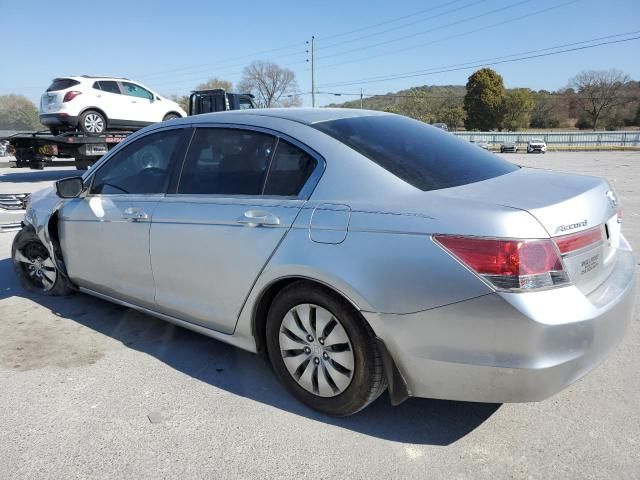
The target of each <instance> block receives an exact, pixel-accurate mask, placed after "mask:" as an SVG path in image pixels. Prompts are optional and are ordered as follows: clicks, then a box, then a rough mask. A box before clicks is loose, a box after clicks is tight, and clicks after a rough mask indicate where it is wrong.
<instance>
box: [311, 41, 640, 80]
mask: <svg viewBox="0 0 640 480" xmlns="http://www.w3.org/2000/svg"><path fill="white" fill-rule="evenodd" d="M637 33H640V30H634V31H631V32H625V33H618V34H613V35H606V36H604V37H598V38H592V39H590V40H582V41H579V42H572V43H566V44H563V45H556V46H553V47H547V48H540V49H536V50H529V51H526V52H519V53H515V54H510V55H502V56H499V57H490V58H481V59H478V60H473V61H470V62H463V63H454V64H452V65H445V66H440V67H433V68H428V69H426V70H414V71H411V72H404V73H403V74H402V75H408V74H417V73H428V72H431V71H432V70H439V69H442V68H453V67H462V66H465V65H469V64H476V63H479V62H489V61H494V60H502V59H506V58H511V57H517V56H521V55H529V54H531V53H540V52H548V51H549V50H555V49H558V48H565V47H573V46H575V45H583V44H585V43H593V42H598V41H600V40H608V39H611V38H617V37H623V36H628V35H635V34H637ZM389 77H392V76H390V75H380V76H376V77H367V78H366V80H385V79H387V78H389ZM340 84H341V82H336V83H333V84H325V85H321V87H331V86H338V85H340Z"/></svg>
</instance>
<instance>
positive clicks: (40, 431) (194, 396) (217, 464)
mask: <svg viewBox="0 0 640 480" xmlns="http://www.w3.org/2000/svg"><path fill="white" fill-rule="evenodd" d="M506 158H509V159H510V160H512V161H515V162H517V163H522V164H526V165H528V166H537V167H544V168H553V169H558V170H565V171H573V172H578V173H587V174H596V175H601V176H605V177H607V178H608V179H609V180H610V181H611V182H612V184H613V185H615V188H616V189H617V191H618V193H619V194H620V196H621V197H622V202H623V207H624V217H625V220H624V225H623V231H624V232H625V234H626V235H627V237H628V238H629V240H630V241H631V243H632V245H634V247H635V248H636V250H638V249H640V218H639V216H640V195H639V194H640V190H639V188H638V185H640V154H639V153H625V152H621V153H581V154H571V153H548V154H546V155H537V156H527V155H521V154H512V155H507V156H506ZM51 172H54V171H48V170H45V171H44V172H29V171H25V170H11V171H7V170H4V169H0V188H2V191H5V190H6V189H8V188H9V189H10V188H13V186H15V188H18V189H19V187H20V186H22V185H18V184H17V183H20V182H21V181H23V180H24V177H20V176H22V175H26V174H29V175H31V177H29V182H28V183H33V181H37V180H39V179H42V180H43V181H42V184H46V183H47V182H50V181H51V180H54V179H55V178H50V177H49V176H48V175H53V176H55V175H58V174H53V173H51ZM14 175H15V176H16V177H14ZM60 175H62V174H60ZM12 178H17V183H15V184H13V183H12V184H9V183H7V182H10V181H11V179H12ZM21 178H22V179H23V180H20V179H21ZM12 238H13V234H11V233H5V234H0V478H2V479H23V478H38V479H41V478H56V479H57V478H66V479H74V478H85V479H86V478H136V479H143V478H149V479H159V478H225V479H233V478H297V479H300V478H314V479H319V478H362V479H371V478H411V479H416V478H492V479H493V478H540V479H547V478H580V479H583V478H603V479H605V478H606V479H609V478H640V464H639V460H638V458H639V457H638V449H639V447H640V415H638V411H639V410H640V376H639V375H638V374H637V369H638V365H639V364H640V349H639V348H638V347H639V344H640V325H639V314H638V311H639V310H640V309H636V313H635V314H634V319H633V321H632V324H631V327H630V330H629V332H628V334H627V336H626V338H625V340H624V342H623V343H622V344H621V346H620V347H619V348H618V350H617V351H616V352H615V353H613V354H612V355H611V356H610V357H609V358H608V359H607V360H606V361H605V362H604V363H603V364H602V365H601V366H600V367H599V368H597V369H596V370H595V371H593V372H592V373H591V374H589V375H588V376H587V377H585V378H584V379H582V380H580V381H578V382H577V383H575V384H574V385H573V386H571V387H570V388H568V389H567V390H565V391H563V392H561V393H559V394H558V395H556V396H554V397H552V398H551V399H548V400H546V401H544V402H540V403H529V404H505V405H502V406H500V405H488V404H475V403H463V402H447V401H435V400H426V399H411V400H409V401H407V402H405V403H404V404H403V405H401V406H399V407H395V408H394V407H391V406H390V405H389V403H388V400H387V398H386V396H383V397H382V398H380V399H379V400H378V401H377V402H376V403H375V404H374V405H372V406H371V407H369V408H368V409H366V410H365V411H363V412H361V413H360V414H358V415H356V416H354V417H350V418H347V419H333V418H328V417H325V416H323V415H320V414H317V413H315V412H313V411H311V410H308V409H306V408H305V407H303V406H301V405H300V404H298V403H297V402H296V401H295V400H293V399H292V398H290V397H289V396H288V395H287V394H286V393H285V392H284V390H283V389H282V388H281V387H280V385H279V384H278V383H277V382H276V380H275V378H274V376H273V374H272V373H271V370H270V368H269V367H268V365H266V364H265V363H264V362H262V361H261V360H259V359H257V358H256V357H254V356H253V355H251V354H248V353H245V352H242V351H240V350H237V349H234V348H232V347H229V346H227V345H225V344H222V343H220V342H217V341H215V340H212V339H209V338H206V337H203V336H201V335H198V334H195V333H192V332H190V331H187V330H184V329H181V328H177V327H174V326H171V325H169V324H167V323H164V322H162V321H160V320H156V319H154V318H152V317H149V316H146V315H143V314H140V313H137V312H134V311H132V310H129V309H125V308H122V307H118V306H115V305H112V304H109V303H107V302H103V301H101V300H97V299H94V298H91V297H88V296H85V295H75V296H73V297H69V298H53V297H43V296H32V295H30V294H28V293H26V292H25V291H24V290H23V289H21V288H20V286H19V285H18V284H17V282H16V279H15V276H14V274H13V271H12V266H11V261H10V259H9V251H10V245H11V241H12Z"/></svg>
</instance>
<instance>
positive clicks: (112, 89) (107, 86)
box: [93, 80, 120, 94]
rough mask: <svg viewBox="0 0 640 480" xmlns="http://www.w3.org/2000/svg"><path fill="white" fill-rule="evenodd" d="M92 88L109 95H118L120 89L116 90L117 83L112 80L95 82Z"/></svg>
mask: <svg viewBox="0 0 640 480" xmlns="http://www.w3.org/2000/svg"><path fill="white" fill-rule="evenodd" d="M93 88H95V89H98V90H102V91H103V92H109V93H117V94H120V89H119V88H118V83H117V82H114V81H112V80H103V81H100V82H95V83H94V84H93Z"/></svg>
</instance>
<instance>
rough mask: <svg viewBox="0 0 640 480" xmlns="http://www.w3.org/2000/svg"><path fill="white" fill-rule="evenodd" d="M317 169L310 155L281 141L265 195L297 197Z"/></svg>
mask: <svg viewBox="0 0 640 480" xmlns="http://www.w3.org/2000/svg"><path fill="white" fill-rule="evenodd" d="M315 168H316V160H315V159H314V158H313V157H312V156H311V155H309V154H308V153H306V152H304V151H302V150H300V149H299V148H298V147H295V146H293V145H291V144H290V143H289V142H286V141H284V140H280V141H279V142H278V146H277V148H276V153H275V155H274V156H273V161H272V162H271V168H270V169H269V176H268V178H267V184H266V186H265V188H264V194H265V195H280V196H285V197H295V196H297V195H298V194H299V193H300V190H302V187H303V186H304V184H305V183H307V180H308V179H309V176H310V175H311V173H312V172H313V170H314V169H315Z"/></svg>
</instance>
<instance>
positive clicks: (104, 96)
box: [40, 75, 187, 135]
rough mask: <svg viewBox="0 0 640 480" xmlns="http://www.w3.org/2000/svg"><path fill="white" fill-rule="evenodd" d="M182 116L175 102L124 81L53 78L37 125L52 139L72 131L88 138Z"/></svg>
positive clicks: (91, 78)
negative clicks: (47, 129) (90, 135)
mask: <svg viewBox="0 0 640 480" xmlns="http://www.w3.org/2000/svg"><path fill="white" fill-rule="evenodd" d="M186 116H187V112H185V111H184V110H183V109H182V108H181V107H180V105H178V104H177V103H176V102H174V101H172V100H169V99H167V98H164V97H162V96H160V95H158V94H157V93H155V92H153V91H152V90H150V89H148V88H147V87H145V86H143V85H141V84H139V83H137V82H132V81H131V80H129V79H127V78H118V77H96V76H90V75H82V76H77V77H61V78H55V79H54V80H53V82H52V83H51V85H50V86H49V88H47V91H46V92H45V93H44V94H42V97H41V99H40V122H41V123H42V124H43V125H46V126H47V127H49V129H50V130H51V133H53V134H54V135H56V134H58V133H59V132H60V131H63V130H75V129H78V130H80V131H82V132H84V133H91V134H100V133H103V132H105V131H106V130H114V129H125V130H134V129H138V128H142V127H146V126H147V125H150V124H152V123H156V122H162V121H164V120H170V119H172V118H181V117H186Z"/></svg>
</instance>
